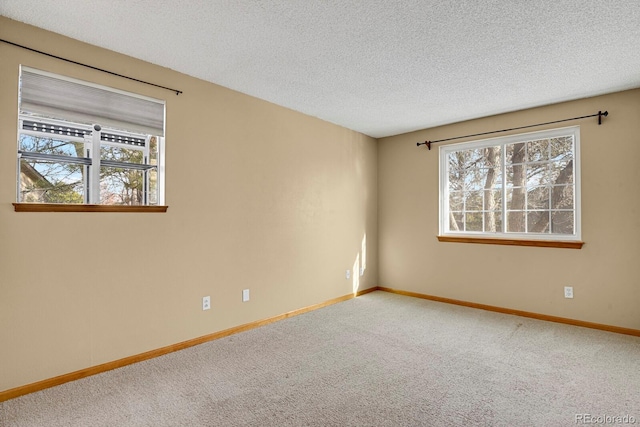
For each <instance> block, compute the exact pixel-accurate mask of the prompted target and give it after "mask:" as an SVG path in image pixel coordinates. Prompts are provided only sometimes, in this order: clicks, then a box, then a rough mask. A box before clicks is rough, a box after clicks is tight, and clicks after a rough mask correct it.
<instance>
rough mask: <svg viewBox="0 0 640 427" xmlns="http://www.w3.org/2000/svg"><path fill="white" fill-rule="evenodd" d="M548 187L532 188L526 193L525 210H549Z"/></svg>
mask: <svg viewBox="0 0 640 427" xmlns="http://www.w3.org/2000/svg"><path fill="white" fill-rule="evenodd" d="M549 193H550V192H549V187H533V188H530V189H528V191H527V209H549Z"/></svg>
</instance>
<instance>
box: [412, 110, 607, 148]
mask: <svg viewBox="0 0 640 427" xmlns="http://www.w3.org/2000/svg"><path fill="white" fill-rule="evenodd" d="M608 115H609V112H608V111H605V112H604V113H603V112H602V111H598V113H596V114H591V115H589V116H580V117H573V118H571V119H563V120H554V121H553V122H546V123H538V124H535V125H528V126H520V127H517V128H509V129H500V130H492V131H491V132H482V133H474V134H473V135H465V136H456V137H453V138H445V139H438V140H436V141H425V142H418V143H416V145H417V146H418V147H419V146H421V145H426V146H427V148H429V150H431V144H435V143H437V142H444V141H453V140H454V139H462V138H470V137H472V136H481V135H489V134H492V133H500V132H508V131H510V130H518V129H526V128H532V127H536V126H544V125H550V124H553V123H561V122H568V121H571V120H580V119H586V118H588V117H598V125H601V124H602V118H603V117H607V116H608Z"/></svg>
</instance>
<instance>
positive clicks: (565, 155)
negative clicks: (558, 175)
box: [551, 136, 573, 162]
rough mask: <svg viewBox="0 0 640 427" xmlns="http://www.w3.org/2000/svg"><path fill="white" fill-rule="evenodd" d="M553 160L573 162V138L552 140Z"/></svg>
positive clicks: (564, 137)
mask: <svg viewBox="0 0 640 427" xmlns="http://www.w3.org/2000/svg"><path fill="white" fill-rule="evenodd" d="M551 160H555V161H565V162H568V161H569V160H573V136H562V137H560V138H551Z"/></svg>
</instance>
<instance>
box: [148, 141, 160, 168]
mask: <svg viewBox="0 0 640 427" xmlns="http://www.w3.org/2000/svg"><path fill="white" fill-rule="evenodd" d="M149 164H151V165H157V164H158V137H157V136H152V137H151V138H149Z"/></svg>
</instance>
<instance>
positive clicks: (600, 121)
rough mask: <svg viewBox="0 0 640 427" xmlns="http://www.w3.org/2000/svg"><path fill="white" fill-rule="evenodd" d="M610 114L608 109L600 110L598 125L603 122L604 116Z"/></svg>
mask: <svg viewBox="0 0 640 427" xmlns="http://www.w3.org/2000/svg"><path fill="white" fill-rule="evenodd" d="M608 115H609V112H608V111H605V112H604V113H603V112H602V111H598V125H601V124H602V117H607V116H608Z"/></svg>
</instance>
